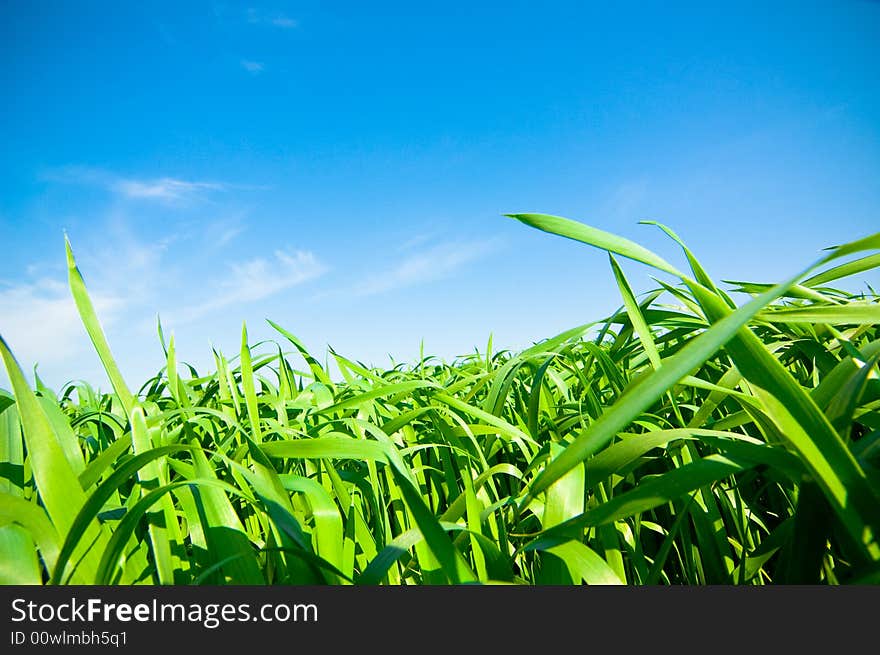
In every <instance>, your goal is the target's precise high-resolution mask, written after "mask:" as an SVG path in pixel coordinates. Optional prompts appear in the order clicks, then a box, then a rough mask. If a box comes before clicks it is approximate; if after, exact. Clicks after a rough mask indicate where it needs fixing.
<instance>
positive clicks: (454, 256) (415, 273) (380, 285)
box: [354, 240, 499, 296]
mask: <svg viewBox="0 0 880 655" xmlns="http://www.w3.org/2000/svg"><path fill="white" fill-rule="evenodd" d="M498 245H499V244H498V242H497V241H494V240H490V241H483V242H476V243H459V242H448V243H441V244H438V245H435V246H432V247H430V248H427V249H424V250H421V251H419V252H416V253H413V254H411V255H409V256H407V257H405V258H404V259H403V260H402V261H401V262H400V263H398V264H396V265H394V266H391V267H389V268H387V269H385V270H384V271H380V272H378V273H374V274H372V275H370V276H368V277H367V278H366V279H365V280H363V282H361V283H360V284H358V285H356V286H355V288H354V291H355V293H356V294H357V295H359V296H370V295H374V294H377V293H384V292H386V291H391V290H394V289H401V288H404V287H411V286H415V285H418V284H422V283H425V282H431V281H434V280H439V279H443V278H446V277H449V276H451V275H453V274H455V273H456V272H457V271H458V270H459V269H461V268H462V267H464V266H465V265H466V264H468V263H469V262H472V261H474V260H476V259H479V258H481V257H484V256H486V255H488V254H489V253H491V252H492V251H494V250H496V249H497V248H498Z"/></svg>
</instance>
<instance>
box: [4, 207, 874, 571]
mask: <svg viewBox="0 0 880 655" xmlns="http://www.w3.org/2000/svg"><path fill="white" fill-rule="evenodd" d="M512 218H514V219H516V220H518V221H520V222H522V223H524V224H526V225H529V226H531V227H533V228H537V229H538V230H543V231H544V232H549V233H551V234H553V235H558V236H562V237H566V238H569V239H574V240H576V241H580V242H583V243H585V244H588V245H590V246H594V247H595V248H598V249H601V250H604V251H606V252H608V253H609V257H610V266H611V275H612V276H613V279H615V280H616V283H617V285H618V287H619V289H620V294H621V298H622V304H621V309H620V310H619V311H618V312H617V313H615V314H614V315H613V316H610V317H607V318H605V319H602V320H597V321H595V322H593V323H588V324H585V325H582V326H579V327H576V328H574V329H572V330H569V331H567V332H565V333H563V334H560V335H558V336H556V337H553V338H550V339H546V340H544V341H541V342H539V343H537V344H536V345H534V346H532V347H531V348H528V349H527V350H525V351H523V352H519V353H512V352H508V351H501V352H492V347H491V342H490V344H489V347H488V348H487V351H486V352H484V353H480V352H475V353H474V354H472V355H470V356H464V357H460V358H458V359H457V360H455V361H453V362H451V363H445V362H442V361H439V360H437V359H435V358H432V357H425V358H423V359H422V360H421V361H419V362H416V363H415V364H414V365H412V366H406V365H398V366H395V367H394V368H392V369H389V370H381V369H377V368H369V367H366V366H364V365H362V364H360V363H358V362H356V361H352V360H350V359H347V358H346V357H343V356H342V355H340V354H338V353H336V352H333V351H331V352H330V354H329V355H330V357H332V358H333V359H334V360H335V365H336V368H337V369H338V371H339V374H340V375H339V376H338V377H339V379H338V380H334V379H333V377H331V375H330V373H329V371H328V370H326V369H325V366H323V365H322V364H321V363H320V362H319V359H317V358H315V357H314V356H312V355H311V354H310V353H309V352H308V351H307V350H306V348H305V347H304V346H303V344H302V343H301V342H300V341H299V340H298V339H297V338H296V337H295V336H294V335H293V334H291V333H289V332H288V331H286V330H285V329H284V328H282V327H281V326H278V325H275V324H274V323H272V326H273V327H274V328H275V329H276V330H277V332H278V335H279V336H278V341H277V343H261V344H258V345H256V346H254V345H251V344H250V343H249V341H248V336H247V331H246V330H243V334H242V345H241V350H240V351H239V352H238V353H235V354H234V356H228V355H224V354H223V353H220V352H215V353H214V355H215V362H216V371H214V372H211V373H204V374H201V373H199V372H197V371H195V370H194V369H193V368H192V367H191V366H188V365H186V364H184V363H182V362H181V361H180V359H179V353H177V352H176V351H175V347H174V341H173V339H171V340H170V341H169V342H167V343H166V340H165V337H164V335H163V334H162V333H161V328H160V340H161V344H162V347H163V348H164V350H165V353H166V355H167V365H166V367H165V368H163V370H162V371H160V372H159V373H158V374H157V375H156V376H155V377H154V378H152V379H150V380H147V381H146V383H144V384H143V385H141V386H140V387H139V388H137V391H136V392H135V391H134V389H135V387H131V388H130V387H129V386H128V385H127V384H126V381H125V379H124V377H123V375H122V373H121V372H120V370H119V368H118V367H117V366H116V363H115V362H114V360H113V356H112V354H111V350H110V346H109V344H108V343H107V340H106V339H105V337H104V334H103V331H102V329H101V326H100V323H99V320H98V317H97V316H96V315H95V312H94V308H93V307H92V304H91V302H90V300H89V297H88V293H87V291H86V286H85V283H84V282H83V278H82V276H81V275H80V273H79V270H78V269H77V267H76V263H75V260H74V256H73V252H72V250H71V249H70V246H69V244H68V246H67V256H68V264H69V274H70V286H71V292H72V294H73V297H74V299H75V301H76V304H77V307H78V309H79V312H80V315H81V317H82V320H83V324H84V326H85V328H86V331H87V333H88V334H89V337H90V338H91V340H92V343H93V344H94V346H95V350H96V352H97V355H98V356H99V357H100V359H101V361H102V363H103V365H104V368H105V369H106V371H107V375H108V378H109V380H110V382H111V384H112V387H113V392H112V393H100V392H98V391H96V390H95V389H93V388H92V387H90V386H89V385H88V384H86V383H84V382H78V383H72V384H69V385H67V386H66V387H65V388H63V389H62V390H60V392H59V393H57V394H56V393H55V392H54V391H53V390H51V389H48V388H46V387H45V386H44V385H43V384H42V383H41V382H40V381H39V379H38V380H37V388H36V389H32V388H31V387H30V385H29V384H28V383H27V381H26V378H25V376H24V374H23V373H22V371H21V369H20V367H19V365H18V363H17V362H16V361H15V359H14V357H13V354H12V352H11V351H10V349H9V347H8V346H7V344H6V342H5V341H2V339H0V354H2V358H3V361H4V364H5V366H6V370H7V372H8V375H9V379H10V381H11V384H12V392H11V393H9V392H0V550H2V552H3V553H4V557H3V559H2V564H0V582H2V583H4V584H10V583H25V584H42V583H52V584H64V583H80V584H92V583H102V584H224V583H225V584H322V583H327V584H392V585H397V584H448V583H470V582H499V583H515V584H580V583H588V584H718V583H721V584H752V585H757V584H769V583H826V584H840V583H870V584H876V583H880V543H878V539H880V380H878V359H880V302H878V297H877V296H876V294H874V293H873V291H871V293H870V294H861V295H857V294H853V293H850V292H845V291H841V290H838V289H835V288H834V287H833V285H834V283H836V282H837V281H838V280H840V279H842V278H844V277H847V276H851V275H856V274H862V273H865V272H868V271H872V270H873V269H875V268H876V267H877V266H880V254H878V253H877V252H876V251H878V250H880V234H878V235H874V236H871V237H868V238H866V239H861V240H859V241H855V242H852V243H850V244H846V245H843V246H837V247H835V248H831V249H829V250H828V251H827V254H826V255H825V256H823V257H822V258H821V259H819V260H818V261H816V262H813V263H812V264H810V265H809V266H805V267H804V269H803V270H802V271H800V272H799V273H798V274H797V275H793V276H792V277H791V278H790V279H788V280H785V281H783V282H782V283H780V284H763V283H747V282H731V283H726V287H727V291H725V290H723V289H722V285H720V284H718V283H716V282H714V281H713V280H712V279H711V278H710V277H709V276H708V274H707V273H706V272H705V271H704V270H703V268H702V267H701V265H700V264H699V262H698V261H697V259H696V257H695V256H694V254H693V253H691V252H690V251H689V250H688V249H687V248H686V247H685V246H684V244H682V243H681V241H680V240H679V239H678V237H677V236H676V235H675V234H674V233H673V232H672V231H671V230H669V229H668V228H665V227H664V226H658V227H660V229H663V230H664V231H665V232H666V233H667V234H668V235H669V236H670V238H671V239H673V241H674V242H675V244H676V248H681V252H682V259H683V260H684V261H685V262H686V264H687V267H686V270H679V268H677V267H676V266H674V265H673V264H671V263H669V262H667V261H666V260H664V259H663V258H661V257H659V256H658V255H656V254H654V253H652V252H650V251H648V250H646V249H644V248H643V247H641V246H639V245H638V244H635V243H633V242H631V241H628V240H626V239H623V238H621V237H618V236H615V235H612V234H608V233H606V232H602V231H600V230H597V229H594V228H591V227H589V226H586V225H584V224H582V223H578V222H575V221H571V220H568V219H564V218H559V217H553V216H546V215H540V214H520V215H513V216H512ZM535 238H541V237H540V236H539V235H535ZM593 255H594V251H593V252H591V251H585V252H584V256H593ZM620 258H627V259H631V260H635V261H637V262H641V263H642V264H645V265H646V266H648V267H650V268H651V269H653V273H655V274H658V278H656V284H657V287H656V290H654V291H651V292H649V293H646V294H641V295H639V296H637V295H636V294H634V293H633V291H632V288H631V286H630V283H629V281H628V280H627V279H626V277H625V275H624V273H623V270H622V269H621V267H620V266H619V263H618V260H619V259H620ZM661 278H662V279H661ZM734 298H738V299H742V300H741V302H739V303H737V302H735V301H734ZM129 382H130V381H129Z"/></svg>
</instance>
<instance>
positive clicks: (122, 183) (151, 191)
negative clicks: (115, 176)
mask: <svg viewBox="0 0 880 655" xmlns="http://www.w3.org/2000/svg"><path fill="white" fill-rule="evenodd" d="M224 188H225V187H224V185H222V184H219V183H217V182H188V181H186V180H177V179H175V178H173V177H162V178H159V179H155V180H126V179H122V180H119V181H117V182H115V183H114V184H113V190H114V191H116V192H117V193H119V194H121V195H123V196H126V197H128V198H154V199H157V200H182V199H185V198H192V197H193V196H197V195H199V194H200V193H202V192H205V191H222V190H223V189H224Z"/></svg>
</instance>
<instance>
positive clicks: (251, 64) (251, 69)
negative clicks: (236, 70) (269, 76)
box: [241, 59, 266, 75]
mask: <svg viewBox="0 0 880 655" xmlns="http://www.w3.org/2000/svg"><path fill="white" fill-rule="evenodd" d="M241 67H242V68H243V69H245V70H246V71H247V72H248V73H250V74H251V75H259V74H260V73H262V72H263V71H264V70H265V69H266V65H265V64H264V63H263V62H261V61H252V60H250V59H242V60H241Z"/></svg>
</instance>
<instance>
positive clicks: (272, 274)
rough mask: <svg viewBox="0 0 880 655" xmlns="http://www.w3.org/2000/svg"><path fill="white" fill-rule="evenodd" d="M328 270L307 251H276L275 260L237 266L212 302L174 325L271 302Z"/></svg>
mask: <svg viewBox="0 0 880 655" xmlns="http://www.w3.org/2000/svg"><path fill="white" fill-rule="evenodd" d="M326 271H327V267H326V266H325V265H324V264H323V263H321V262H320V261H319V260H318V258H317V257H316V256H315V254H314V253H312V252H310V251H306V250H296V251H293V252H288V251H284V250H276V251H275V252H274V253H273V255H272V257H271V258H268V259H267V258H265V257H256V258H254V259H250V260H247V261H244V262H239V263H233V264H231V265H230V267H229V269H228V273H227V275H226V278H225V279H224V280H223V281H222V282H220V283H219V284H218V285H217V286H216V288H215V291H214V292H213V293H212V294H210V295H211V298H210V299H209V300H207V301H206V302H203V303H201V304H198V305H194V306H192V307H188V308H185V309H183V310H181V311H180V312H179V313H177V314H176V315H174V316H172V322H173V321H177V322H180V323H188V322H190V321H194V320H196V319H198V318H201V317H203V316H205V315H207V314H210V313H211V312H215V311H217V310H219V309H222V308H224V307H228V306H230V305H235V304H240V303H247V302H253V301H256V300H262V299H263V298H268V297H269V296H273V295H275V294H277V293H279V292H281V291H284V290H286V289H289V288H291V287H295V286H298V285H300V284H303V283H304V282H307V281H309V280H312V279H315V278H317V277H319V276H321V275H323V274H324V273H325V272H326Z"/></svg>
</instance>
